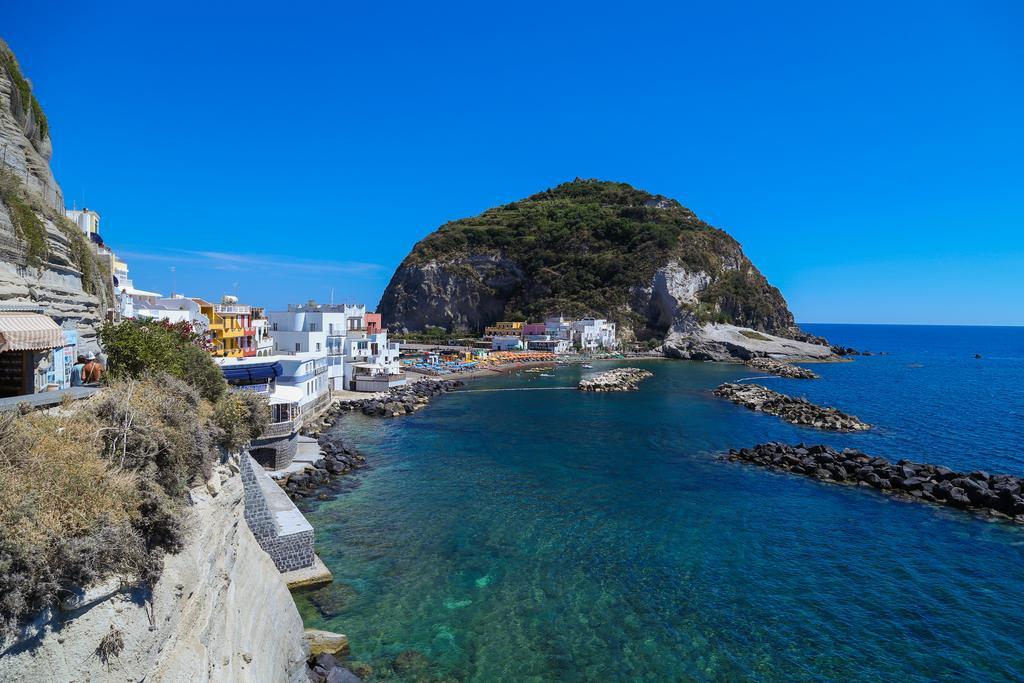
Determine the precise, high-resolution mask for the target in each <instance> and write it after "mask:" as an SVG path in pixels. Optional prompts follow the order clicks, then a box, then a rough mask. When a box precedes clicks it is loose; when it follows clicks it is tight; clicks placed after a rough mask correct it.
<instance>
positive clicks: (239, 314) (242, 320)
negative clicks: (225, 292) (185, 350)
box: [192, 296, 258, 358]
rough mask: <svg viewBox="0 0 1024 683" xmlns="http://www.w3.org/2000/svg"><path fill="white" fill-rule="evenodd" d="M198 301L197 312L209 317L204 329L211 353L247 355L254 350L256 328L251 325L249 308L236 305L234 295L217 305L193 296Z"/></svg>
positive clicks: (229, 356)
mask: <svg viewBox="0 0 1024 683" xmlns="http://www.w3.org/2000/svg"><path fill="white" fill-rule="evenodd" d="M192 300H193V301H195V302H196V303H197V304H199V311H200V313H202V314H203V315H205V316H206V317H207V318H208V319H209V320H210V326H209V328H207V336H208V337H209V340H210V343H211V345H212V349H211V351H210V353H212V354H213V355H214V356H223V357H228V358H243V357H244V358H248V357H249V356H255V355H256V351H257V347H258V345H257V342H256V329H255V325H254V324H253V317H252V307H251V306H246V305H244V304H239V303H238V301H237V300H236V299H235V298H234V297H228V296H226V297H224V300H223V301H222V302H221V303H219V304H211V303H210V302H209V301H204V300H202V299H192Z"/></svg>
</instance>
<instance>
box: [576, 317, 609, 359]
mask: <svg viewBox="0 0 1024 683" xmlns="http://www.w3.org/2000/svg"><path fill="white" fill-rule="evenodd" d="M572 332H573V343H575V344H576V345H577V346H579V347H580V348H581V349H583V350H584V351H596V350H598V349H608V350H610V349H614V348H616V347H617V346H618V340H617V339H616V334H615V323H613V322H609V321H607V320H604V319H603V318H583V319H581V320H577V321H575V322H574V323H572Z"/></svg>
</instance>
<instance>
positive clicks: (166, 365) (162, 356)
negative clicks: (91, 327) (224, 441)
mask: <svg viewBox="0 0 1024 683" xmlns="http://www.w3.org/2000/svg"><path fill="white" fill-rule="evenodd" d="M100 343H101V344H102V345H103V350H104V351H105V352H106V354H107V362H108V366H109V367H108V370H109V373H108V374H109V376H110V377H112V378H127V377H131V378H136V379H138V378H141V377H150V376H159V375H161V374H165V373H166V374H168V375H171V376H173V377H177V378H178V379H180V380H183V381H184V382H187V383H188V384H189V385H191V386H193V387H195V388H196V389H197V390H198V391H199V393H200V394H201V395H202V397H203V398H205V399H207V400H208V401H216V400H217V399H219V398H220V397H221V396H223V395H224V392H225V391H226V390H227V382H225V381H224V375H223V373H221V371H220V368H219V367H217V364H216V363H214V362H213V359H212V358H211V357H210V354H209V353H207V348H206V340H205V339H204V338H203V336H202V335H200V334H198V333H197V332H196V331H195V330H194V329H193V327H192V325H191V324H190V323H187V322H178V323H170V322H167V321H166V320H125V321H123V322H119V323H107V324H106V325H104V326H103V327H102V328H101V329H100Z"/></svg>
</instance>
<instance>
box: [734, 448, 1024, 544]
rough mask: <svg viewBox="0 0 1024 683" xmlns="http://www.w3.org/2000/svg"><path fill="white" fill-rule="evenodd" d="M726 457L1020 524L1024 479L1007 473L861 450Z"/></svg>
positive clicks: (748, 452)
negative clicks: (895, 458) (890, 458)
mask: <svg viewBox="0 0 1024 683" xmlns="http://www.w3.org/2000/svg"><path fill="white" fill-rule="evenodd" d="M726 457H727V459H728V460H730V461H736V462H745V463H749V464H752V465H758V466H760V467H767V468H768V469H772V470H781V471H784V472H792V473H793V474H802V475H804V476H807V477H812V478H814V479H818V480H820V481H825V482H829V483H836V484H854V485H859V486H869V487H872V488H875V489H878V490H880V491H882V492H885V493H890V494H893V495H896V496H899V497H901V498H905V499H908V500H917V501H922V502H928V503H935V504H939V505H949V506H952V507H957V508H962V509H967V510H973V511H976V512H982V513H985V514H988V515H991V516H993V517H998V518H1001V519H1007V520H1012V521H1014V522H1016V523H1018V524H1024V496H1022V495H1021V492H1022V484H1024V479H1021V478H1020V477H1015V476H1013V475H1010V474H989V473H988V472H984V471H981V470H976V471H974V472H956V471H954V470H951V469H950V468H948V467H943V466H942V465H931V464H927V463H916V462H911V461H910V460H900V461H898V462H896V463H892V462H890V461H888V460H886V459H885V458H877V457H871V456H869V455H866V454H865V453H863V452H862V451H859V450H855V449H851V448H845V449H843V450H842V451H837V450H836V449H834V448H832V447H831V446H821V445H818V446H805V445H804V444H797V445H796V446H791V445H787V444H781V443H765V444H759V445H757V446H754V447H753V448H743V449H740V450H730V451H729V454H728V456H726Z"/></svg>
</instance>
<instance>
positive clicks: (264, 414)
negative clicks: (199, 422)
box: [213, 391, 271, 453]
mask: <svg viewBox="0 0 1024 683" xmlns="http://www.w3.org/2000/svg"><path fill="white" fill-rule="evenodd" d="M270 419H271V414H270V404H269V403H268V402H267V399H266V397H265V396H263V395H261V394H257V393H256V392H254V391H231V392H228V393H227V395H225V396H224V397H223V398H221V400H220V401H218V402H217V405H216V406H214V409H213V423H214V424H215V425H217V427H219V429H220V433H219V435H218V438H217V443H218V444H219V445H220V446H222V447H223V448H224V449H225V450H227V451H228V452H230V453H233V452H235V451H238V450H239V449H240V448H242V447H243V446H245V445H246V444H247V443H249V442H250V441H251V440H253V439H255V438H256V437H258V436H259V435H260V434H262V433H263V430H264V429H266V428H267V425H269V424H270Z"/></svg>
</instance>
